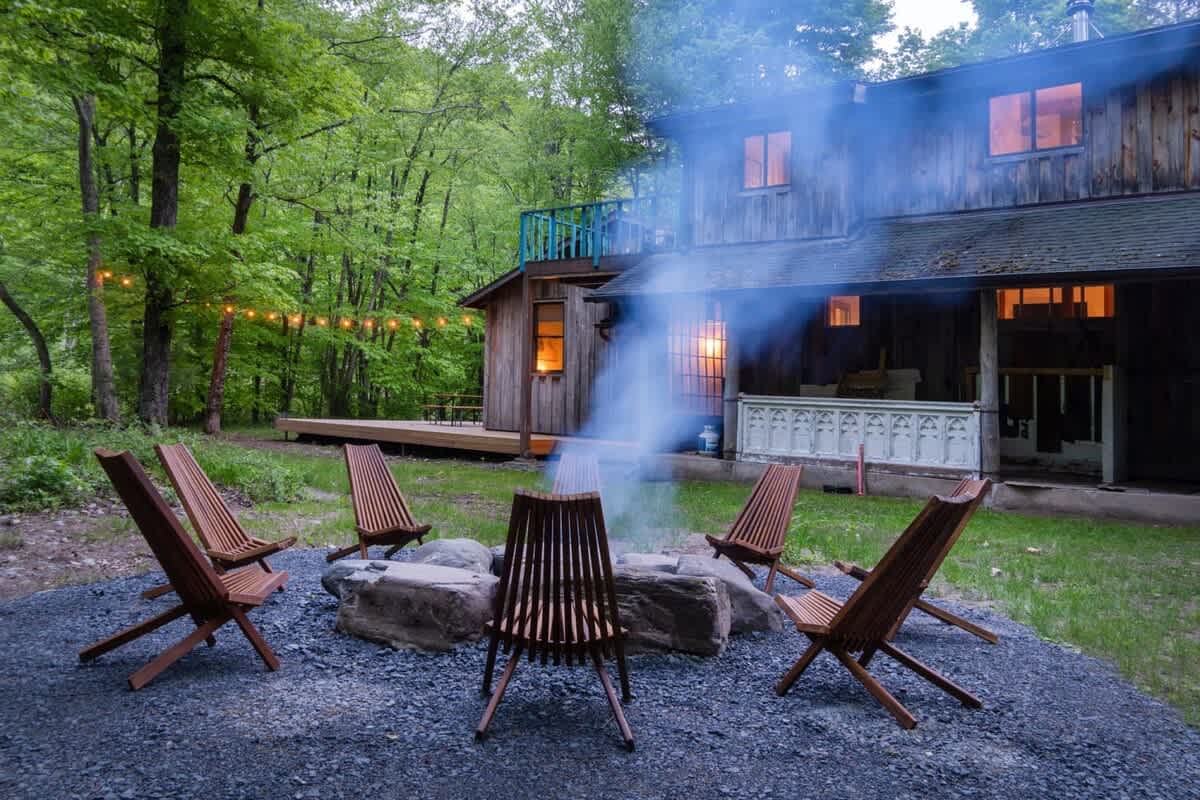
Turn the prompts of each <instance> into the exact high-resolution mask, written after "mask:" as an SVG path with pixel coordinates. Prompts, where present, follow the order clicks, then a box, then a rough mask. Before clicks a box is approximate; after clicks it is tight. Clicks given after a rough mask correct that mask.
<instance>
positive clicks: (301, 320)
mask: <svg viewBox="0 0 1200 800" xmlns="http://www.w3.org/2000/svg"><path fill="white" fill-rule="evenodd" d="M96 278H97V282H98V283H99V284H100V286H104V284H105V283H106V282H108V281H116V283H117V285H118V286H120V287H121V288H123V289H129V288H132V287H133V278H131V277H130V276H128V275H120V276H117V275H115V274H114V273H113V271H112V270H103V271H101V272H98V273H97V274H96ZM212 306H213V304H212V303H205V304H204V307H205V308H212ZM221 311H222V312H223V313H225V314H229V315H237V316H240V317H242V319H245V320H247V321H250V322H279V323H283V322H285V321H286V322H287V324H288V325H290V326H291V327H294V328H298V327H300V326H301V325H312V326H315V327H318V328H335V329H338V328H340V329H341V330H344V331H353V330H358V329H360V328H361V329H362V330H365V331H367V332H368V333H370V332H372V331H374V330H375V329H376V328H379V329H380V330H387V331H398V330H400V329H401V328H402V327H404V326H406V325H407V326H411V327H412V328H414V329H416V330H421V329H423V328H425V327H426V323H425V321H424V320H422V319H421V318H420V317H402V316H389V315H380V316H373V317H364V318H362V319H355V318H353V317H337V316H335V317H334V318H333V319H330V317H329V316H324V315H313V314H301V313H296V312H282V311H262V310H260V309H256V308H250V307H247V308H239V307H238V306H236V305H234V304H232V303H226V304H224V305H222V306H221ZM457 322H459V323H461V324H462V325H463V326H464V327H466V328H470V327H473V326H474V325H475V316H474V315H473V314H463V315H462V316H461V317H459V318H458V320H457ZM450 325H451V320H450V318H449V317H445V316H439V317H434V318H433V320H432V322H431V325H430V327H432V328H448V327H450Z"/></svg>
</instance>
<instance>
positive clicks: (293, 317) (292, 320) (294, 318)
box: [288, 314, 301, 325]
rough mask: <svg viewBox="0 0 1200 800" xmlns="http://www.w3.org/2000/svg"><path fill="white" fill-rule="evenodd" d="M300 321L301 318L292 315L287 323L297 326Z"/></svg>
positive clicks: (297, 315)
mask: <svg viewBox="0 0 1200 800" xmlns="http://www.w3.org/2000/svg"><path fill="white" fill-rule="evenodd" d="M300 320H301V317H300V315H299V314H292V315H291V316H290V317H288V322H290V323H292V324H293V325H299V324H300Z"/></svg>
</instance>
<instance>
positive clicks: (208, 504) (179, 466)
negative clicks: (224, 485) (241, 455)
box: [154, 444, 296, 588]
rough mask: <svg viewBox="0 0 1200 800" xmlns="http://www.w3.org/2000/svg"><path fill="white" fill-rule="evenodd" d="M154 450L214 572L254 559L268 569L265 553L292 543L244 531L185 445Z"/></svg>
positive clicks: (245, 563) (293, 541) (160, 445)
mask: <svg viewBox="0 0 1200 800" xmlns="http://www.w3.org/2000/svg"><path fill="white" fill-rule="evenodd" d="M154 452H156V453H158V460H159V461H160V462H162V465H163V469H164V470H165V471H166V473H167V478H168V479H169V480H170V481H171V485H172V486H174V487H175V493H176V494H178V495H179V501H180V502H181V503H183V510H184V511H186V512H187V515H188V519H190V520H191V521H192V528H194V529H195V531H196V535H197V536H199V537H200V541H201V542H203V543H204V551H205V553H206V554H207V555H208V557H209V558H210V559H212V563H213V566H214V567H215V568H216V570H217V572H218V573H221V572H225V571H226V570H231V569H237V568H238V567H244V566H246V565H247V564H253V563H255V562H258V564H259V566H261V567H262V568H263V569H264V570H266V571H267V572H271V571H272V569H271V565H270V564H269V563H267V556H270V555H274V554H275V553H278V552H281V551H283V550H286V549H288V548H289V547H291V546H292V545H294V544H295V543H296V537H295V536H288V537H287V538H284V539H280V540H278V541H275V542H268V541H267V540H266V539H259V538H258V537H256V536H251V535H249V534H248V533H246V531H245V529H243V528H242V526H241V523H239V522H238V521H237V517H235V516H234V515H233V512H232V511H230V510H229V506H227V505H226V504H225V500H224V498H222V497H221V494H220V492H218V491H217V487H216V486H213V483H212V481H210V480H209V479H208V476H207V475H205V474H204V470H202V469H200V465H199V464H197V463H196V459H195V458H194V457H193V456H192V453H191V451H190V450H188V448H187V445H184V444H159V445H155V446H154ZM281 588H282V587H281Z"/></svg>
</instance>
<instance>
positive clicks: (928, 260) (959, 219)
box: [587, 193, 1200, 301]
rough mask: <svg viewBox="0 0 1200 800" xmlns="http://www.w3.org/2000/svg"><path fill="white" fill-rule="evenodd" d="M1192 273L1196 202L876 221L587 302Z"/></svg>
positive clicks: (1184, 198)
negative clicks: (839, 236) (839, 234)
mask: <svg viewBox="0 0 1200 800" xmlns="http://www.w3.org/2000/svg"><path fill="white" fill-rule="evenodd" d="M1148 272H1154V273H1155V274H1165V273H1167V272H1174V273H1196V274H1200V194H1196V193H1192V194H1177V195H1166V196H1161V195H1160V196H1150V197H1136V198H1127V199H1122V200H1107V201H1092V202H1085V203H1070V204H1062V205H1049V206H1037V207H1033V208H1027V209H1005V210H999V211H973V212H964V213H958V214H945V215H938V216H927V217H904V218H891V219H876V220H871V221H869V222H867V223H866V224H864V225H863V226H862V227H861V228H860V229H859V231H858V232H857V233H856V234H855V235H854V236H852V237H849V238H844V239H817V240H813V239H809V240H791V241H777V242H765V243H752V244H739V245H723V246H715V247H698V248H694V249H692V250H690V251H688V252H672V253H657V254H655V255H652V256H649V257H647V258H646V259H645V260H643V261H641V262H640V263H638V265H637V266H635V267H633V268H632V269H630V270H628V271H626V272H625V273H623V274H621V275H619V276H618V277H616V278H614V279H613V280H612V281H610V282H609V283H608V284H606V285H605V286H603V287H601V288H599V289H597V290H595V291H594V292H593V293H592V294H591V296H589V297H588V298H587V299H588V300H592V301H605V300H612V299H618V298H622V297H629V296H632V295H654V294H673V293H712V292H729V291H737V290H750V289H794V290H801V291H803V290H812V291H813V292H814V293H816V292H818V291H819V292H820V293H825V294H837V293H840V292H845V293H851V294H871V293H873V292H874V293H878V292H883V291H920V290H921V289H925V288H939V287H945V288H951V287H960V288H964V287H971V288H989V287H999V286H1012V285H1017V284H1030V283H1042V284H1045V283H1047V282H1049V281H1057V280H1062V281H1076V280H1086V281H1102V280H1104V281H1107V280H1112V279H1115V278H1119V277H1130V276H1131V275H1133V274H1136V275H1144V274H1145V273H1148Z"/></svg>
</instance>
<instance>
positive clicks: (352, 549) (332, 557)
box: [325, 542, 359, 561]
mask: <svg viewBox="0 0 1200 800" xmlns="http://www.w3.org/2000/svg"><path fill="white" fill-rule="evenodd" d="M358 551H359V545H358V543H357V542H355V543H354V544H352V545H347V546H346V547H343V548H342V549H340V550H334V551H333V552H332V553H330V554H329V555H327V556H325V560H326V561H337V560H338V559H339V558H345V557H346V556H348V555H350V554H351V553H357V552H358Z"/></svg>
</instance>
